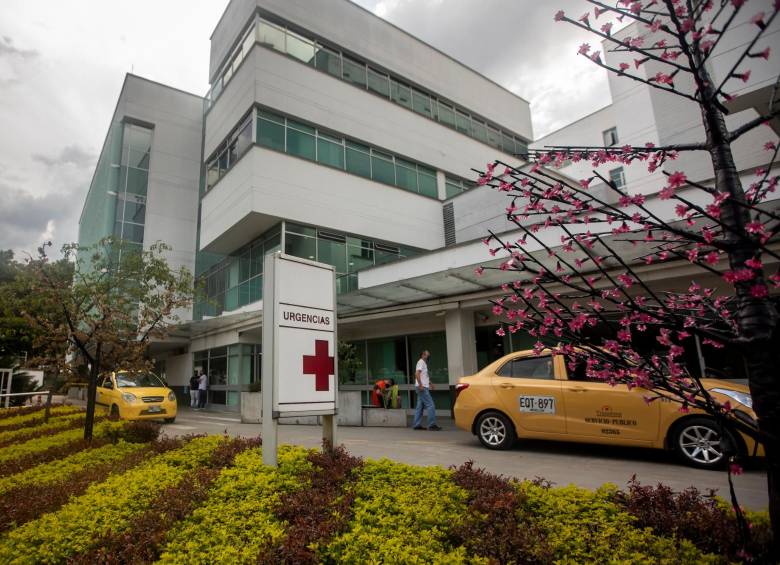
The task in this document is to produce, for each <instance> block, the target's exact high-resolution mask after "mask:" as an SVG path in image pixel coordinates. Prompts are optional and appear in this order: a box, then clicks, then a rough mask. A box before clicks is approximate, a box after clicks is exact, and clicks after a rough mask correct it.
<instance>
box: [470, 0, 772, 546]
mask: <svg viewBox="0 0 780 565" xmlns="http://www.w3.org/2000/svg"><path fill="white" fill-rule="evenodd" d="M589 4H592V5H593V6H592V7H593V10H592V11H588V12H587V13H585V14H584V15H583V16H581V17H579V18H576V17H575V18H570V17H569V16H568V15H567V14H565V13H564V12H563V11H559V12H558V13H557V14H556V15H555V20H556V21H559V22H566V23H568V24H571V25H574V26H577V27H579V28H582V29H585V30H587V31H589V32H591V33H593V34H594V35H596V36H598V37H599V38H600V39H601V40H602V41H603V43H604V45H605V46H608V48H609V50H610V52H611V54H610V57H609V58H610V60H613V59H614V60H618V59H620V58H625V60H624V61H620V62H618V63H617V64H610V63H608V62H606V61H605V59H604V58H602V56H601V53H600V52H599V51H593V50H592V48H591V47H590V46H589V45H588V44H584V45H582V46H581V47H580V49H579V55H580V56H584V57H587V58H588V59H590V61H592V62H593V63H594V64H596V65H598V66H600V67H603V68H605V69H607V70H608V71H610V72H612V73H615V74H616V75H618V76H620V77H625V78H627V79H629V80H633V81H638V82H641V83H644V84H646V85H648V86H650V87H652V88H655V89H660V90H662V91H665V92H667V93H670V94H672V95H675V96H679V97H682V98H683V99H686V100H688V101H689V102H690V104H691V108H692V109H693V110H696V109H698V110H699V112H700V114H701V121H702V124H703V126H704V131H705V134H706V135H705V139H703V140H701V141H699V142H696V143H685V144H678V145H668V146H654V145H652V144H647V145H642V146H633V145H625V146H622V147H590V146H578V147H545V148H544V149H541V150H537V151H531V152H529V154H528V155H525V156H524V157H526V158H527V160H528V161H529V165H528V166H526V167H522V168H515V167H512V166H509V165H507V164H505V163H503V162H500V161H496V162H494V163H491V164H489V165H488V166H487V170H486V171H485V172H483V173H482V175H481V177H480V180H479V184H482V185H488V186H491V187H493V188H494V189H496V190H498V191H502V192H506V193H507V196H508V197H509V199H510V200H509V202H510V204H509V205H508V206H507V208H506V214H507V218H508V219H509V220H511V221H512V222H513V223H514V224H515V225H516V226H517V228H518V229H519V230H520V234H519V238H518V237H517V235H513V236H512V237H511V238H507V237H505V236H499V235H497V234H495V233H492V232H491V233H490V235H489V237H487V238H486V239H485V240H484V242H485V244H486V245H488V246H490V253H491V254H493V255H496V254H497V253H500V254H502V256H505V257H506V259H505V260H504V261H503V262H502V263H501V264H500V266H498V267H491V268H498V269H501V270H504V271H509V272H511V273H513V275H514V277H513V278H516V280H515V282H513V283H511V284H505V285H503V290H504V292H505V295H504V296H503V297H502V298H500V299H497V300H496V301H495V303H494V308H493V309H494V312H495V313H496V314H498V315H500V316H501V319H502V325H501V327H500V329H499V330H498V332H499V334H503V333H504V332H506V331H509V332H516V331H526V332H528V333H529V334H531V335H532V336H535V337H536V338H537V344H536V348H537V350H541V349H542V348H545V347H550V348H552V349H553V350H555V351H556V352H558V353H562V354H565V355H566V356H567V358H568V359H569V363H570V366H574V365H575V364H579V363H582V364H583V365H584V367H585V370H586V373H587V375H588V376H589V377H592V378H599V379H603V380H605V381H608V382H610V383H613V384H616V383H625V384H628V386H629V387H641V388H642V389H645V390H646V391H648V392H647V394H646V400H647V402H654V401H655V400H657V399H658V398H660V397H665V398H667V399H673V400H675V401H677V402H679V403H680V409H681V410H683V411H688V410H690V409H691V408H698V409H701V410H704V411H706V412H707V413H709V414H711V415H713V416H714V417H715V418H717V419H718V421H719V422H721V423H722V424H723V425H725V426H728V427H730V428H731V429H736V430H739V431H741V432H743V433H746V434H748V435H750V436H753V437H755V438H758V439H760V441H761V442H762V443H763V445H764V447H765V450H766V456H767V463H768V489H769V499H770V516H771V520H772V524H773V529H774V531H775V532H777V531H780V530H778V523H780V522H778V520H780V496H779V495H778V489H780V444H778V433H779V432H780V374H778V372H777V367H778V366H780V353H779V352H778V347H777V337H778V332H777V325H778V311H777V307H776V302H775V301H774V300H773V298H772V296H771V290H770V289H774V288H777V287H778V286H780V272H778V271H777V263H778V261H780V251H779V250H780V246H778V245H777V238H776V236H777V234H778V232H779V231H780V214H779V213H778V207H777V202H776V201H775V200H773V199H774V198H775V195H774V193H775V192H776V189H777V186H778V182H780V176H779V175H778V174H777V172H776V171H775V170H774V169H773V165H774V163H775V161H776V158H777V154H778V144H777V143H776V142H767V143H766V145H765V147H764V149H765V150H766V154H767V159H766V161H767V165H766V166H765V167H761V168H760V169H758V170H756V171H755V172H754V175H755V176H754V177H753V179H752V182H750V184H749V186H747V188H745V187H743V183H742V180H741V178H740V174H739V172H738V170H737V167H736V166H735V162H734V157H733V154H732V144H733V143H734V142H736V141H737V140H738V139H740V138H741V137H742V136H743V135H745V134H746V133H748V132H750V131H752V130H753V129H755V128H757V127H759V126H761V125H762V124H765V123H767V122H768V121H769V120H771V119H774V118H777V117H778V116H780V77H779V78H778V82H777V83H776V84H775V86H774V88H773V89H772V92H771V95H770V96H769V99H768V100H767V101H766V106H765V109H766V112H765V113H764V114H763V115H760V116H758V117H757V118H755V119H752V120H750V121H748V122H747V123H744V124H743V125H741V126H739V127H736V128H734V129H729V128H728V127H727V126H726V121H725V115H726V114H728V110H727V108H726V105H727V103H728V102H729V101H730V100H731V99H732V96H731V95H729V94H728V89H729V87H732V88H733V86H732V85H733V84H734V83H735V81H737V83H738V81H747V80H748V79H749V77H750V73H751V71H750V69H749V68H746V64H747V62H748V61H749V60H761V59H768V58H769V55H770V48H769V47H766V48H761V46H760V40H761V39H762V37H764V32H765V31H766V30H767V28H768V27H769V26H770V25H771V24H772V22H773V21H774V19H775V18H776V17H777V15H778V11H779V10H780V1H777V0H773V1H772V2H766V4H767V9H765V10H764V11H760V12H758V13H756V14H754V15H753V16H752V18H751V19H750V22H749V24H748V25H751V26H752V28H753V29H754V30H755V33H753V34H751V35H752V39H751V40H750V41H749V42H748V43H747V44H746V46H743V47H741V48H740V51H739V53H737V54H736V57H732V58H734V61H735V62H734V63H733V68H731V69H730V70H729V71H728V72H727V73H726V74H725V76H724V78H723V79H722V80H721V81H720V82H719V83H718V82H716V80H715V79H714V77H713V75H712V74H711V70H710V68H709V66H708V65H707V62H708V61H709V60H710V58H711V57H712V56H713V54H714V53H716V52H717V50H718V46H719V44H720V42H721V40H722V39H723V37H724V36H725V35H726V33H727V32H728V31H729V30H730V27H731V26H732V24H733V22H734V21H735V19H738V17H743V16H744V14H742V16H740V13H741V11H742V10H745V9H746V7H745V5H746V1H745V0H731V1H727V0H720V1H718V2H713V1H705V0H663V1H659V0H646V1H643V2H639V1H633V0H619V1H617V2H616V3H614V4H613V5H608V4H606V3H604V2H599V1H595V0H589ZM612 18H616V20H617V21H618V22H626V23H628V22H630V23H632V24H633V25H632V27H631V28H630V30H629V31H631V30H636V29H638V30H640V33H637V34H634V36H633V37H632V36H630V35H629V34H628V33H627V32H625V33H624V32H620V33H613V31H612V27H613V23H612V22H611V21H610V22H606V23H603V24H602V25H598V24H597V23H596V20H598V19H601V20H602V21H604V20H607V19H612ZM632 33H633V32H632ZM649 68H653V69H660V70H658V71H657V72H646V69H649ZM683 152H700V153H701V154H703V155H706V156H708V157H709V159H710V161H711V164H712V169H713V171H714V176H713V180H712V181H708V182H696V181H695V180H693V179H691V178H688V176H687V175H686V174H685V172H682V171H677V170H674V166H673V165H674V163H673V162H674V160H675V159H677V158H678V157H679V156H680V155H681V154H682V153H683ZM569 162H574V163H577V162H590V163H591V164H592V166H593V168H594V169H595V168H596V167H599V166H601V165H604V164H608V163H618V164H622V165H626V166H628V165H632V164H637V163H642V164H645V165H646V166H647V167H648V170H649V171H650V172H655V171H661V172H663V174H665V175H666V177H665V186H664V187H663V188H662V190H661V191H660V193H658V194H657V195H654V196H652V197H649V196H645V195H642V194H638V193H635V192H632V191H631V189H630V188H631V187H630V186H629V187H623V186H618V185H617V184H616V183H615V182H613V181H612V180H611V179H609V178H605V177H604V176H602V175H601V174H600V173H598V172H597V171H595V170H594V171H593V174H592V175H590V176H589V177H588V178H584V179H581V180H580V179H577V180H571V179H569V178H568V177H566V176H564V175H561V174H558V173H556V172H555V171H553V170H552V169H553V168H556V167H561V166H563V165H564V164H568V163H569ZM596 187H599V188H598V189H596ZM670 203H672V204H673V206H671V207H670V206H669V204H670ZM670 209H673V212H672V213H669V212H668V210H670ZM681 262H682V263H684V264H686V265H688V269H689V270H691V271H693V272H694V277H695V279H698V280H693V281H692V282H691V283H690V285H686V286H688V288H685V289H680V290H679V291H676V292H660V291H658V290H654V289H653V288H652V287H651V285H650V284H649V283H648V282H647V280H646V273H647V272H648V269H649V268H656V269H659V268H661V269H662V268H666V267H668V266H669V265H671V264H673V263H678V264H679V263H681ZM648 266H651V267H648ZM483 270H484V268H483V267H480V268H478V269H477V272H478V273H481V272H482V271H483ZM596 330H598V331H596ZM643 335H651V336H653V337H655V341H656V350H655V351H649V352H648V351H647V349H646V348H645V349H643V348H641V347H639V346H638V342H639V339H638V338H639V337H641V336H643ZM695 338H698V340H699V342H700V343H701V344H703V346H704V347H708V348H723V347H732V348H737V349H738V350H739V351H741V352H742V354H743V355H744V358H745V359H746V361H747V365H748V369H749V384H750V390H751V395H752V402H753V409H754V411H755V413H756V415H757V416H758V421H757V422H755V421H753V420H752V418H750V417H746V416H747V414H746V413H745V412H743V411H742V410H738V409H737V406H736V404H737V403H736V401H735V403H734V405H732V404H731V403H730V402H718V401H717V400H716V399H714V398H713V397H712V396H711V395H710V394H709V393H708V391H707V389H706V388H705V387H704V386H703V385H702V382H701V380H700V377H701V376H702V375H699V374H697V373H696V372H693V371H689V370H688V369H687V368H686V366H685V364H684V363H683V362H682V357H683V354H684V351H685V347H686V345H690V344H691V343H692V342H693V341H694V339H695ZM777 537H778V536H775V538H776V539H777ZM775 544H777V541H775Z"/></svg>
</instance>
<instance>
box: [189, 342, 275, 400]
mask: <svg viewBox="0 0 780 565" xmlns="http://www.w3.org/2000/svg"><path fill="white" fill-rule="evenodd" d="M261 355H262V353H261V347H260V345H253V344H247V343H238V344H235V345H228V346H226V347H215V348H212V349H206V350H203V351H196V352H195V353H194V354H193V370H194V371H195V372H196V373H198V372H200V371H202V372H203V373H204V374H205V375H206V376H207V377H208V387H209V388H208V401H209V403H210V404H212V405H216V406H224V407H227V408H229V409H232V410H238V409H239V407H240V404H241V391H246V390H249V385H250V384H252V383H254V382H259V380H260V375H259V371H260V370H259V368H260V366H261V364H260V358H261Z"/></svg>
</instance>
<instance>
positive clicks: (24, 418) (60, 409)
mask: <svg viewBox="0 0 780 565" xmlns="http://www.w3.org/2000/svg"><path fill="white" fill-rule="evenodd" d="M9 410H10V409H9ZM76 412H81V413H82V414H83V413H84V410H82V409H81V408H76V407H75V406H52V407H51V410H50V412H49V415H50V417H54V418H56V417H58V416H64V415H66V414H74V413H76ZM43 416H44V411H43V409H40V410H36V411H35V412H29V413H27V414H20V415H19V416H11V417H10V418H3V419H2V420H0V432H1V431H3V430H7V429H8V428H11V427H13V426H17V425H19V424H26V423H29V424H30V425H31V426H35V425H37V424H39V423H41V422H43Z"/></svg>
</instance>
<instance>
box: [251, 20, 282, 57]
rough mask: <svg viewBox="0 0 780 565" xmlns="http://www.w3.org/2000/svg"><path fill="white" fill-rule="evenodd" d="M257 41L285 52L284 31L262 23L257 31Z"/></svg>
mask: <svg viewBox="0 0 780 565" xmlns="http://www.w3.org/2000/svg"><path fill="white" fill-rule="evenodd" d="M257 41H259V42H260V44H261V45H265V46H266V47H270V48H272V49H276V50H277V51H282V52H284V30H283V29H281V28H279V27H276V26H275V25H273V24H270V23H268V22H264V21H261V22H260V25H259V26H258V30H257Z"/></svg>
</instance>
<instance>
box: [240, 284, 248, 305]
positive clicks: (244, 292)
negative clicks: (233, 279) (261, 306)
mask: <svg viewBox="0 0 780 565" xmlns="http://www.w3.org/2000/svg"><path fill="white" fill-rule="evenodd" d="M247 304H249V281H244V282H242V283H241V284H240V285H239V287H238V305H239V306H246V305H247Z"/></svg>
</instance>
